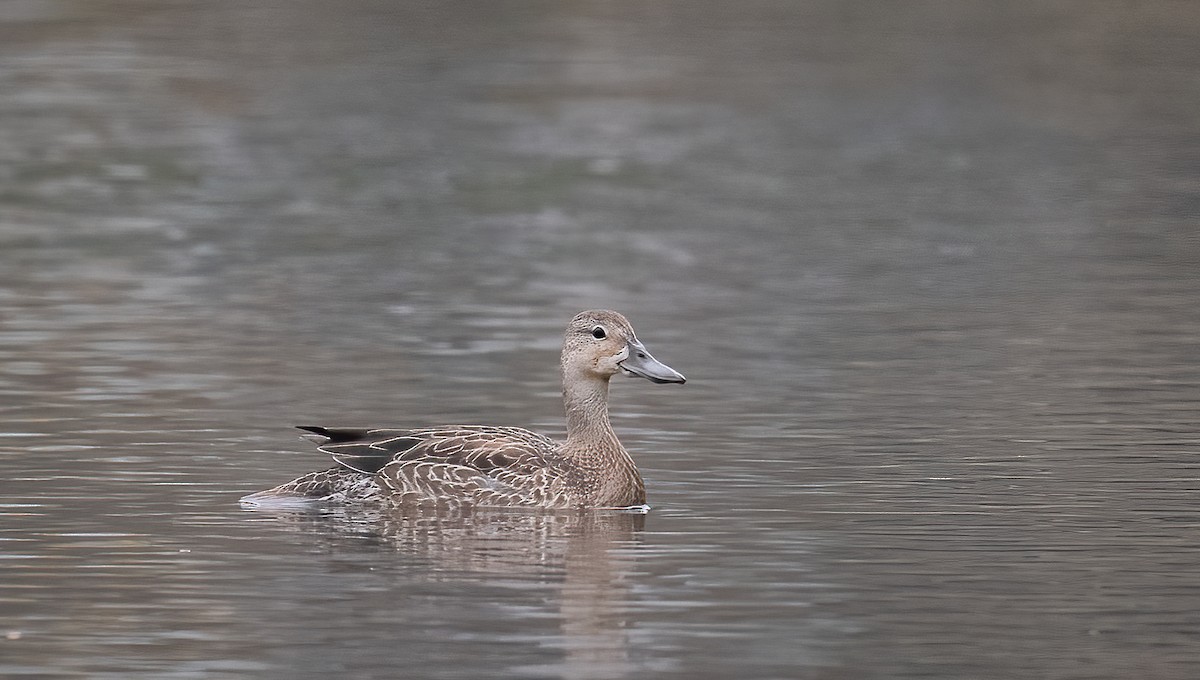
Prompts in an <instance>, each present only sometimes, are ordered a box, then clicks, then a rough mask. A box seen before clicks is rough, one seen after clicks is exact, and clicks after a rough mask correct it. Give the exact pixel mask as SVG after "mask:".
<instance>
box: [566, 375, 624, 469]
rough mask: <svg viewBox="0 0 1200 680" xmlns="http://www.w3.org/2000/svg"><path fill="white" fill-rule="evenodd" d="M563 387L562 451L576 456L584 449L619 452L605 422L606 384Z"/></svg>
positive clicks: (584, 382)
mask: <svg viewBox="0 0 1200 680" xmlns="http://www.w3.org/2000/svg"><path fill="white" fill-rule="evenodd" d="M564 383H565V384H564V385H563V404H564V405H565V406H566V409H567V446H566V449H567V450H568V451H571V452H580V453H582V452H583V451H584V450H587V449H592V450H595V449H609V448H615V449H617V450H621V443H620V442H619V441H617V435H616V433H615V432H613V429H612V425H611V424H609V422H608V381H607V380H601V379H590V380H568V381H564ZM597 445H600V446H597Z"/></svg>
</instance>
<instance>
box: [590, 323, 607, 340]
mask: <svg viewBox="0 0 1200 680" xmlns="http://www.w3.org/2000/svg"><path fill="white" fill-rule="evenodd" d="M592 337H593V338H596V339H597V340H603V339H604V338H605V337H607V334H606V333H605V332H604V328H602V327H600V326H596V327H595V328H593V329H592Z"/></svg>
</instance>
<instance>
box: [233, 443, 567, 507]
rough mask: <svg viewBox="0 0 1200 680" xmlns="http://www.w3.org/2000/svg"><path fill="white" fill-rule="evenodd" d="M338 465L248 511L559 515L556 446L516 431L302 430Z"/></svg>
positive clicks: (561, 497) (562, 497) (273, 492)
mask: <svg viewBox="0 0 1200 680" xmlns="http://www.w3.org/2000/svg"><path fill="white" fill-rule="evenodd" d="M301 429H303V430H307V431H308V432H310V433H311V434H309V435H306V437H307V438H308V439H311V440H314V441H316V442H317V443H318V448H319V449H320V450H321V451H324V452H325V453H328V454H329V455H330V456H331V457H332V458H333V459H334V460H335V461H336V462H337V463H338V465H337V466H336V467H334V468H331V469H329V470H324V471H321V472H315V473H312V474H310V475H305V476H304V477H301V478H299V479H296V480H293V481H292V482H289V483H287V484H284V485H281V486H278V487H276V488H274V489H269V490H267V491H264V492H261V493H259V494H253V495H252V496H248V497H246V499H244V501H245V502H247V503H251V504H253V503H256V502H260V501H265V500H266V499H268V498H278V497H288V496H290V497H296V496H303V497H307V498H314V499H323V500H350V501H362V500H372V499H376V498H384V497H386V498H387V499H388V500H390V501H391V502H393V503H397V504H401V505H480V506H492V507H497V506H500V507H504V506H507V507H523V506H533V507H563V506H567V505H570V504H571V503H570V499H569V498H567V497H566V492H565V486H564V485H563V484H562V480H561V471H560V467H561V466H560V465H558V464H557V461H556V456H555V450H556V449H557V444H555V442H554V441H553V440H552V439H550V438H548V437H545V436H543V435H540V434H537V433H535V432H530V431H529V430H526V429H523V428H519V427H488V426H482V425H455V426H446V427H434V428H422V429H412V430H403V429H337V428H323V427H302V428H301Z"/></svg>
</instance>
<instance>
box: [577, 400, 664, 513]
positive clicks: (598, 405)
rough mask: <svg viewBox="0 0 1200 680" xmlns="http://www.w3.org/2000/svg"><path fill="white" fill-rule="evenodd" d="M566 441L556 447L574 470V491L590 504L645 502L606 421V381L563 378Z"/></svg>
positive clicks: (639, 481) (642, 489)
mask: <svg viewBox="0 0 1200 680" xmlns="http://www.w3.org/2000/svg"><path fill="white" fill-rule="evenodd" d="M563 402H564V403H565V404H566V407H567V441H566V443H565V444H563V446H562V447H561V448H560V449H559V452H560V453H561V455H562V456H563V457H565V458H567V459H568V460H570V461H571V462H572V463H573V464H574V466H575V470H576V472H578V473H579V475H580V476H579V477H578V478H577V481H576V485H577V493H579V494H580V496H581V498H582V499H583V500H582V502H583V503H584V504H586V505H590V506H602V507H624V506H629V505H642V504H644V503H645V502H646V487H645V484H643V483H642V476H641V475H640V474H638V470H637V465H635V464H634V462H633V459H632V458H630V457H629V453H628V452H627V451H626V450H625V447H623V446H621V442H620V441H619V440H618V439H617V434H616V433H615V432H613V429H612V425H611V424H609V422H608V381H607V380H564V381H563Z"/></svg>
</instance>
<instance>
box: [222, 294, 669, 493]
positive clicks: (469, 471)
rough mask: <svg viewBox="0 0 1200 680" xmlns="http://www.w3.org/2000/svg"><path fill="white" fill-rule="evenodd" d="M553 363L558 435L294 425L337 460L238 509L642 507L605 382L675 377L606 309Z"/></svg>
mask: <svg viewBox="0 0 1200 680" xmlns="http://www.w3.org/2000/svg"><path fill="white" fill-rule="evenodd" d="M560 366H561V370H562V382H563V402H564V403H565V405H566V410H567V439H566V441H563V442H556V441H554V440H552V439H550V438H548V437H545V436H543V435H540V434H537V433H534V432H530V431H529V430H525V429H522V428H519V427H489V426H485V425H452V426H446V427H431V428H421V429H415V430H399V429H378V430H375V429H339V428H325V427H301V428H300V429H302V430H307V431H308V432H310V433H311V434H308V435H305V437H306V438H308V439H312V440H313V441H315V442H317V443H318V444H319V446H318V448H319V449H320V450H321V451H324V452H325V453H328V454H329V455H330V456H332V457H333V460H334V461H335V462H336V463H337V465H335V466H333V467H332V468H329V469H328V470H322V471H320V472H313V473H311V474H307V475H304V476H303V477H300V478H299V479H295V480H293V481H290V482H288V483H286V484H282V485H280V486H277V487H275V488H273V489H267V490H266V491H260V492H258V493H254V494H250V495H249V496H246V497H244V498H242V500H241V502H242V504H243V505H244V506H247V507H264V506H276V505H288V504H291V503H295V502H298V501H299V502H302V501H307V500H316V501H337V502H351V503H353V502H368V501H388V502H391V503H394V504H397V505H401V506H445V507H462V506H471V507H528V508H584V507H587V508H628V507H635V506H641V505H644V504H645V503H646V488H645V485H644V484H643V483H642V476H641V475H640V474H639V473H638V469H637V466H636V465H634V463H633V459H632V458H630V457H629V453H628V452H626V451H625V447H623V446H621V442H620V441H619V440H618V439H617V435H616V433H615V432H613V429H612V425H610V424H609V422H608V381H609V379H610V378H612V376H614V375H616V374H618V373H622V372H624V373H626V374H628V375H634V376H638V377H642V378H645V379H647V380H649V381H651V382H655V383H682V382H684V377H683V375H681V374H680V373H679V372H678V371H676V370H675V369H673V368H671V367H670V366H667V365H666V364H663V363H661V362H659V361H658V360H656V359H655V358H654V357H652V356H650V353H649V352H647V351H646V348H645V347H644V346H643V345H642V343H641V342H639V341H638V339H637V336H636V335H635V334H634V332H633V327H632V326H631V325H630V324H629V321H627V320H626V319H625V317H624V316H621V315H620V314H618V313H617V312H612V311H607V310H593V311H587V312H581V313H580V314H578V315H576V316H575V318H574V319H571V323H570V325H568V326H567V332H566V334H565V335H564V337H563V347H562V358H561V362H560Z"/></svg>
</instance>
